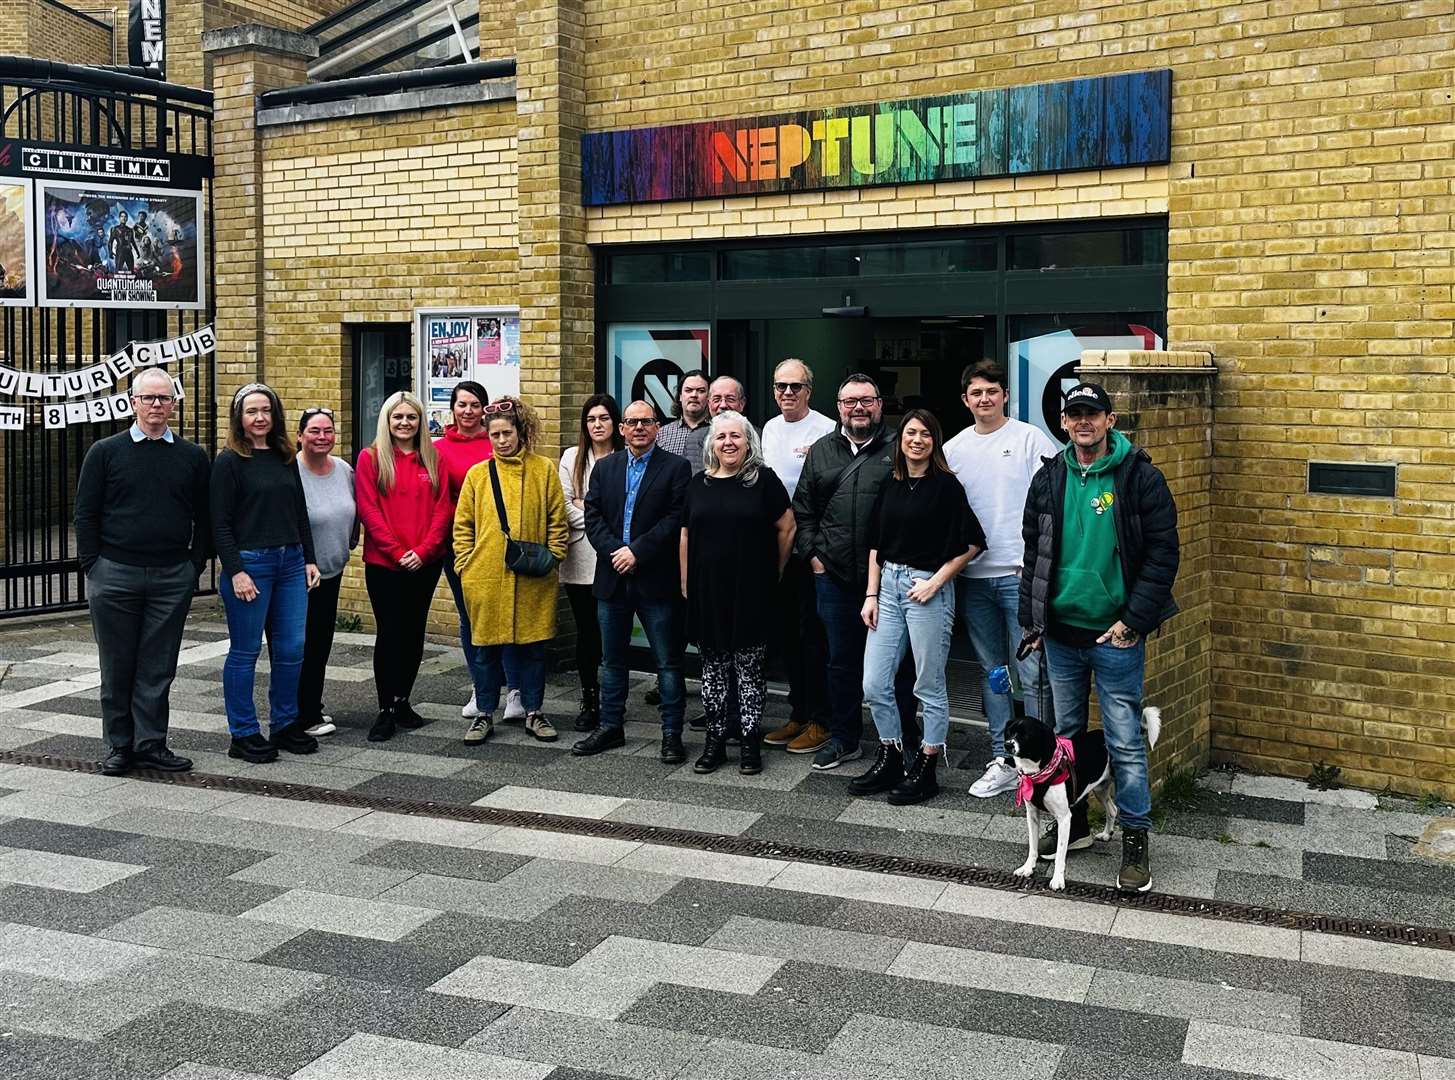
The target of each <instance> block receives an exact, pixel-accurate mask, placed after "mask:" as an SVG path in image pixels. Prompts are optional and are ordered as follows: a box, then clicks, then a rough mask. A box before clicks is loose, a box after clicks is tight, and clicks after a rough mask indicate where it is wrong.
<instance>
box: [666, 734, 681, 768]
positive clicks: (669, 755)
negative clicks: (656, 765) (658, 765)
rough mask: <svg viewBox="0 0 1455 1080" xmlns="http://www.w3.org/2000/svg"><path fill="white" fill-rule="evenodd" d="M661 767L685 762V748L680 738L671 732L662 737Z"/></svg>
mask: <svg viewBox="0 0 1455 1080" xmlns="http://www.w3.org/2000/svg"><path fill="white" fill-rule="evenodd" d="M661 759H662V764H663V765H681V764H682V763H683V762H684V761H686V760H687V748H686V747H685V746H683V745H682V736H681V735H680V734H678V733H677V732H675V731H673V732H670V733H669V734H666V735H663V736H662V754H661Z"/></svg>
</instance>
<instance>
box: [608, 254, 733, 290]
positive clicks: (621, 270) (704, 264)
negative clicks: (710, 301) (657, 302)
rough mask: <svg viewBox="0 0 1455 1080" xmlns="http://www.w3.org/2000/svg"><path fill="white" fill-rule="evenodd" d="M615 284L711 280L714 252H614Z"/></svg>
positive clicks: (611, 277) (611, 276) (612, 259)
mask: <svg viewBox="0 0 1455 1080" xmlns="http://www.w3.org/2000/svg"><path fill="white" fill-rule="evenodd" d="M608 265H609V266H610V281H611V284H613V285H646V284H652V283H655V282H663V281H707V280H709V279H710V278H711V277H712V254H711V253H710V252H707V251H672V252H667V251H654V252H648V253H646V254H626V255H612V256H611V261H610V263H609V264H608Z"/></svg>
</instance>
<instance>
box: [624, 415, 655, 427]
mask: <svg viewBox="0 0 1455 1080" xmlns="http://www.w3.org/2000/svg"><path fill="white" fill-rule="evenodd" d="M656 423H657V418H656V417H655V416H629V417H627V418H626V419H625V420H623V421H622V422H621V426H622V427H636V428H647V427H654V426H655V425H656Z"/></svg>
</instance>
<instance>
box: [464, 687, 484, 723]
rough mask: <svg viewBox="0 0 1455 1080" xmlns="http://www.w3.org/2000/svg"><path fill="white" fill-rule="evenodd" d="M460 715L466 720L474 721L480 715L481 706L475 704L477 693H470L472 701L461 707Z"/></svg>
mask: <svg viewBox="0 0 1455 1080" xmlns="http://www.w3.org/2000/svg"><path fill="white" fill-rule="evenodd" d="M460 715H461V716H463V717H464V718H465V719H466V720H473V719H475V717H477V716H479V715H480V706H478V705H476V704H475V691H473V690H471V691H470V700H469V701H467V702H465V704H463V705H461V706H460Z"/></svg>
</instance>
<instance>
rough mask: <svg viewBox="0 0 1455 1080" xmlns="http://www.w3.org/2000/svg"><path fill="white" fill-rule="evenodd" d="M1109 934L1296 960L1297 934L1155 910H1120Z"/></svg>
mask: <svg viewBox="0 0 1455 1080" xmlns="http://www.w3.org/2000/svg"><path fill="white" fill-rule="evenodd" d="M1109 932H1110V933H1111V934H1113V935H1115V936H1117V937H1125V938H1131V939H1132V940H1133V941H1161V942H1165V943H1167V944H1169V945H1189V946H1192V947H1194V948H1200V949H1213V950H1216V951H1218V952H1236V953H1241V954H1243V955H1254V956H1271V957H1275V958H1278V959H1283V960H1297V959H1299V933H1298V931H1297V930H1286V929H1284V928H1283V927H1280V926H1253V925H1246V924H1240V923H1232V922H1215V921H1213V920H1211V919H1198V918H1193V917H1191V916H1187V915H1165V914H1163V913H1161V912H1157V911H1137V910H1135V909H1132V908H1122V909H1120V910H1119V911H1118V912H1117V915H1116V919H1115V920H1113V922H1112V926H1111V930H1110V931H1109Z"/></svg>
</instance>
